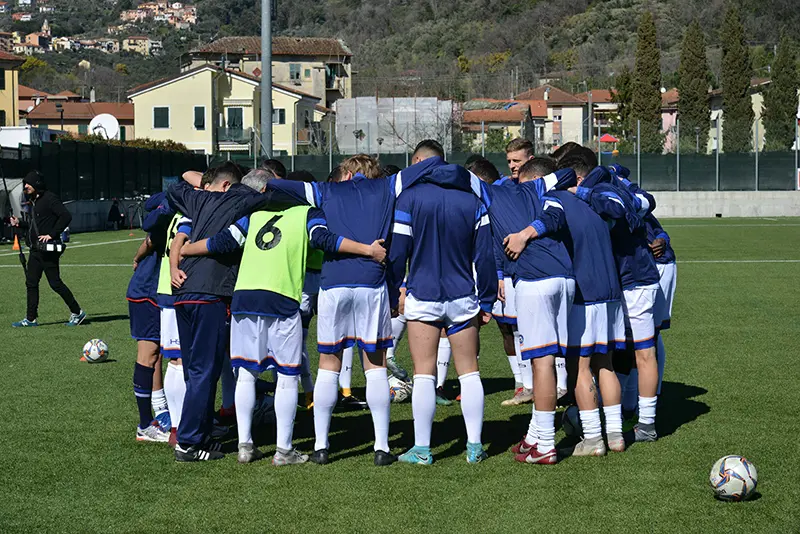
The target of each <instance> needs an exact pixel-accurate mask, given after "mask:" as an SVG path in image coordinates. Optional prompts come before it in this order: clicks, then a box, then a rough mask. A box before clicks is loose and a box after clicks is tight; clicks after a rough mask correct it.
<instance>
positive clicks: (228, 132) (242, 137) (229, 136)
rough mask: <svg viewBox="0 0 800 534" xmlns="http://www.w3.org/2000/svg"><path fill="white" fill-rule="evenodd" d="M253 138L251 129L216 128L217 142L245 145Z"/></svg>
mask: <svg viewBox="0 0 800 534" xmlns="http://www.w3.org/2000/svg"><path fill="white" fill-rule="evenodd" d="M252 137H253V129H252V128H217V141H219V142H220V143H237V144H242V145H246V144H248V143H249V142H250V140H251V139H252Z"/></svg>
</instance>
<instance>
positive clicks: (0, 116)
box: [0, 109, 6, 126]
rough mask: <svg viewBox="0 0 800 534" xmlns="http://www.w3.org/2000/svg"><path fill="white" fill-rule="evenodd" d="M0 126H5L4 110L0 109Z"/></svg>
mask: <svg viewBox="0 0 800 534" xmlns="http://www.w3.org/2000/svg"><path fill="white" fill-rule="evenodd" d="M0 126H6V110H4V109H0Z"/></svg>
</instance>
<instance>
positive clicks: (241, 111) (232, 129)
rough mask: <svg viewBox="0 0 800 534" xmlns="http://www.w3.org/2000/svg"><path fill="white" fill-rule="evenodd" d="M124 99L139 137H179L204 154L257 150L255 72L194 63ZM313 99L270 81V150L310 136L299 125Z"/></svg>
mask: <svg viewBox="0 0 800 534" xmlns="http://www.w3.org/2000/svg"><path fill="white" fill-rule="evenodd" d="M128 99H129V100H130V101H131V102H133V103H134V105H135V114H136V118H135V124H136V131H137V133H138V135H139V136H140V137H147V138H150V139H156V140H170V139H171V140H175V141H179V142H181V143H183V144H185V145H186V146H187V147H188V148H189V149H190V150H193V151H195V152H199V153H204V154H216V153H230V152H238V153H241V152H245V153H251V154H252V153H254V152H253V151H254V150H255V152H259V148H258V146H257V139H258V137H259V135H258V126H259V122H260V119H259V117H260V113H261V112H260V109H261V105H260V104H261V83H260V80H259V79H258V78H256V77H255V76H252V75H250V74H246V73H244V72H241V71H234V70H230V69H222V68H221V67H218V66H216V65H200V66H198V67H195V68H194V69H190V70H187V71H184V72H182V73H180V74H178V75H176V76H172V77H169V78H165V79H162V80H156V81H154V82H150V83H147V84H144V85H141V86H139V87H137V88H134V89H133V90H132V91H131V92H130V93H129V95H128ZM319 102H320V99H319V98H318V97H316V96H313V95H310V94H306V93H303V92H301V91H299V90H297V89H296V88H294V87H285V86H281V85H278V84H273V86H272V106H273V121H272V123H273V125H272V136H273V150H274V153H276V154H278V155H281V154H283V155H291V154H292V152H293V151H295V152H296V150H297V148H298V146H302V144H304V143H308V142H310V141H309V140H310V136H309V135H307V133H305V130H306V129H310V128H313V127H314V122H315V120H316V119H317V118H318V116H319V113H318V112H317V111H316V109H315V108H316V106H317V105H318V104H319ZM293 125H297V136H296V138H297V141H295V142H293V139H292V137H293V130H294V127H293Z"/></svg>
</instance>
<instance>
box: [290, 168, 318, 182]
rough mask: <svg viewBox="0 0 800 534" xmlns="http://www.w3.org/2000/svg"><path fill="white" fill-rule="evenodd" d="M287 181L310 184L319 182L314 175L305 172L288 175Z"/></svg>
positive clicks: (293, 172)
mask: <svg viewBox="0 0 800 534" xmlns="http://www.w3.org/2000/svg"><path fill="white" fill-rule="evenodd" d="M286 179H287V180H292V181H294V182H308V183H311V182H316V181H317V180H316V178H314V175H313V174H311V172H309V171H304V170H300V171H292V172H290V173H289V174H287V175H286Z"/></svg>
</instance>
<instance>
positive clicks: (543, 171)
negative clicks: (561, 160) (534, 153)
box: [519, 157, 557, 178]
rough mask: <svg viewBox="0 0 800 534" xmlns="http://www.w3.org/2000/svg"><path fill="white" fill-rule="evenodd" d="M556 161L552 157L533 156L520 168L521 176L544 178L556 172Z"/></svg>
mask: <svg viewBox="0 0 800 534" xmlns="http://www.w3.org/2000/svg"><path fill="white" fill-rule="evenodd" d="M556 170H557V167H556V162H555V160H553V159H552V158H547V157H544V158H533V159H529V160H528V161H526V162H525V163H524V164H523V165H522V167H520V168H519V177H520V178H542V177H544V176H547V175H548V174H552V173H554V172H556Z"/></svg>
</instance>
